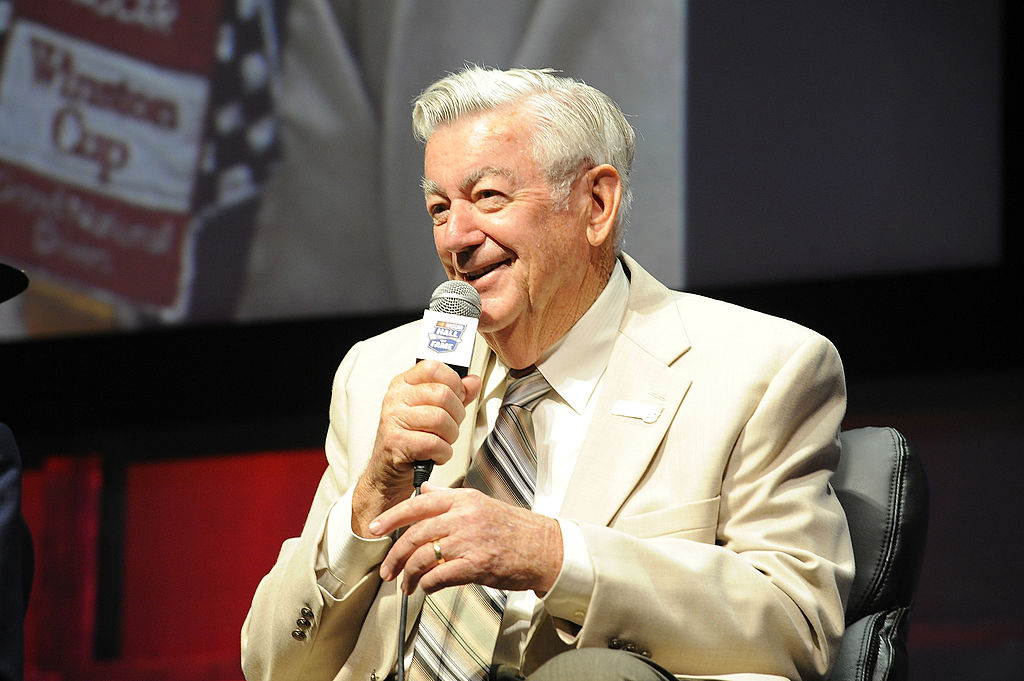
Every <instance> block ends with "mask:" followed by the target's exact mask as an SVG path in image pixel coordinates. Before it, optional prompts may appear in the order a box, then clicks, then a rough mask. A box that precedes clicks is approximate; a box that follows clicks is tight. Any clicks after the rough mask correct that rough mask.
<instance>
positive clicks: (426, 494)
mask: <svg viewBox="0 0 1024 681" xmlns="http://www.w3.org/2000/svg"><path fill="white" fill-rule="evenodd" d="M421 492H422V493H421V494H419V495H418V496H415V497H412V498H411V499H405V500H403V501H401V502H399V503H397V504H395V505H394V506H392V507H391V508H389V509H388V510H386V511H384V512H383V513H381V514H380V515H379V516H377V517H376V518H374V519H373V521H372V522H371V523H370V531H371V532H373V533H374V534H376V535H377V536H379V537H383V536H384V535H386V534H390V533H391V532H394V531H395V530H397V529H399V528H402V527H406V526H409V525H412V526H413V527H410V528H409V529H408V530H406V532H405V534H403V535H402V539H400V540H399V541H402V540H407V541H412V542H415V543H416V545H417V546H418V545H419V544H422V543H423V542H425V541H426V540H427V537H426V536H424V532H426V531H427V530H431V529H433V527H432V526H425V525H424V524H423V523H424V522H425V521H427V520H429V519H431V518H434V517H436V516H439V515H441V514H442V513H444V512H445V511H448V510H449V509H451V505H452V499H451V494H450V493H451V492H453V490H451V489H449V488H447V487H440V486H436V485H431V484H429V483H426V484H424V485H423V487H422V488H421ZM410 532H411V533H412V534H410ZM406 535H409V536H408V537H406Z"/></svg>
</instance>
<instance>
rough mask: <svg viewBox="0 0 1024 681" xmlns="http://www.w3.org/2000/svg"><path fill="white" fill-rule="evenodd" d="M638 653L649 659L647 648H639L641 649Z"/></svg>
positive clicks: (649, 654)
mask: <svg viewBox="0 0 1024 681" xmlns="http://www.w3.org/2000/svg"><path fill="white" fill-rule="evenodd" d="M640 654H641V655H642V656H644V657H646V658H648V659H650V657H651V651H649V650H641V651H640Z"/></svg>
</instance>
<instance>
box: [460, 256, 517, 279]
mask: <svg viewBox="0 0 1024 681" xmlns="http://www.w3.org/2000/svg"><path fill="white" fill-rule="evenodd" d="M507 262H508V261H507V260H503V261H501V262H499V263H495V264H493V265H491V266H490V267H485V268H484V269H482V270H478V271H476V272H472V273H469V274H467V275H466V279H468V280H469V281H475V280H476V279H479V278H480V277H482V276H484V275H485V274H489V273H490V272H493V271H494V270H496V269H498V268H499V267H501V266H502V265H504V264H506V263H507Z"/></svg>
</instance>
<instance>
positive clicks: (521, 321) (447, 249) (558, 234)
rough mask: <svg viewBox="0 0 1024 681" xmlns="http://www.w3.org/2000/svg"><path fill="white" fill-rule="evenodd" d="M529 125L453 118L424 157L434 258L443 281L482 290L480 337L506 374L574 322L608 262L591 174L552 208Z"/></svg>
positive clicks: (514, 117) (517, 116) (524, 115)
mask: <svg viewBox="0 0 1024 681" xmlns="http://www.w3.org/2000/svg"><path fill="white" fill-rule="evenodd" d="M531 124H532V119H531V115H530V114H529V113H528V112H526V111H524V110H523V109H516V108H511V107H508V108H504V109H499V110H496V111H491V112H487V113H482V114H477V115H474V116H470V117H468V118H463V119H459V120H457V121H455V122H453V123H450V124H448V125H445V126H443V127H441V128H439V129H437V130H436V131H435V132H434V134H433V135H432V136H431V137H430V140H429V141H428V142H427V146H426V152H425V156H424V191H425V196H426V203H427V212H428V213H429V214H430V216H431V219H432V220H433V223H434V243H435V245H436V246H437V253H438V256H439V257H440V259H441V263H442V265H443V266H444V268H445V271H446V272H447V274H448V277H449V278H451V279H458V280H462V281H467V282H469V283H470V284H472V285H473V287H474V288H476V290H477V291H479V293H480V298H481V300H482V302H483V314H482V315H481V317H480V331H481V333H482V334H483V335H484V337H485V338H486V339H487V341H488V344H489V345H490V346H491V347H492V348H493V349H494V350H495V351H496V352H498V354H499V356H501V357H502V360H503V361H505V362H506V363H508V364H509V365H510V366H512V367H513V368H521V367H523V366H528V365H529V364H532V363H534V362H536V361H537V359H538V358H539V357H540V355H541V354H542V353H543V352H544V350H546V349H547V348H548V347H550V345H551V344H552V343H554V342H555V341H556V340H558V339H559V338H560V337H561V336H562V335H563V334H564V333H565V332H566V331H568V330H569V329H570V328H571V327H572V325H573V324H575V323H576V321H577V320H578V319H579V318H580V317H581V316H582V315H583V313H584V312H586V310H587V308H589V307H590V305H591V303H593V302H594V300H595V299H596V298H597V296H598V294H600V292H601V289H602V288H603V287H604V285H605V283H607V280H608V276H609V274H610V272H611V268H612V266H613V264H614V253H613V249H612V246H611V243H610V242H611V240H610V239H608V238H607V234H605V233H604V231H603V228H602V230H595V228H594V216H595V206H594V201H593V191H592V190H593V186H594V182H593V178H594V177H596V175H597V174H596V173H595V172H594V171H595V169H590V170H588V171H587V172H582V169H581V174H580V177H578V178H577V179H576V181H575V182H574V184H573V186H572V189H571V192H570V194H569V198H568V201H566V202H562V201H557V202H556V201H554V200H553V199H552V196H551V189H550V186H549V184H548V181H547V178H546V176H545V173H544V169H543V168H542V167H540V166H539V165H538V164H537V163H536V162H535V161H534V158H533V155H532V153H531V147H530V126H531ZM616 180H617V176H616ZM523 362H525V364H524V363H523Z"/></svg>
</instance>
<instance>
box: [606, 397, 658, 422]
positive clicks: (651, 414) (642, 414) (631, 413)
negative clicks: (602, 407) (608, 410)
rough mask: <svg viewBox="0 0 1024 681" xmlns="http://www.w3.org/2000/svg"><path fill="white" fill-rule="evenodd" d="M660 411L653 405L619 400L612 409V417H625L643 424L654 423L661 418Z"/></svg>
mask: <svg viewBox="0 0 1024 681" xmlns="http://www.w3.org/2000/svg"><path fill="white" fill-rule="evenodd" d="M662 410H663V409H662V407H659V406H657V405H654V404H645V403H643V402H633V401H631V400H619V401H618V402H616V403H615V406H614V407H612V416H625V417H626V418H630V419H640V420H641V421H643V422H644V423H654V422H655V421H657V420H658V417H659V416H661V412H662Z"/></svg>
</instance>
